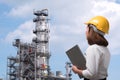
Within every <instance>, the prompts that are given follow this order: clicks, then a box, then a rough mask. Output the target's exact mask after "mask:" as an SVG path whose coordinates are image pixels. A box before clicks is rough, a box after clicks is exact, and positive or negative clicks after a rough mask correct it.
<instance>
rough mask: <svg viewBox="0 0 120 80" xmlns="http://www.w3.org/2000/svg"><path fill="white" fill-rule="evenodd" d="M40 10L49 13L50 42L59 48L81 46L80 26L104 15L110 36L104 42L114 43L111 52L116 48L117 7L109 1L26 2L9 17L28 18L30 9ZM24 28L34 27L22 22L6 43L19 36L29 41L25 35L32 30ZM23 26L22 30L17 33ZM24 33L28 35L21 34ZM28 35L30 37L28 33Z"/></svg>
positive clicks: (83, 29) (82, 39) (83, 27)
mask: <svg viewBox="0 0 120 80" xmlns="http://www.w3.org/2000/svg"><path fill="white" fill-rule="evenodd" d="M52 2H54V3H55V4H54V3H52ZM51 3H52V4H51ZM42 8H48V10H49V15H50V18H51V21H50V22H51V24H52V25H51V26H50V30H51V33H50V34H51V36H50V37H51V38H50V40H51V42H52V44H56V45H60V46H63V45H64V46H66V45H70V44H73V43H77V42H78V43H80V44H83V43H84V41H85V37H84V36H85V25H84V22H85V21H87V20H88V19H89V18H91V17H93V16H95V15H104V16H105V17H107V18H108V19H109V21H110V35H109V37H108V39H109V40H110V41H112V42H114V48H112V51H113V50H115V48H117V47H119V44H118V42H119V40H120V37H115V36H116V34H117V32H119V30H120V28H119V25H120V23H119V21H120V19H119V17H120V14H119V12H120V5H119V4H117V3H115V2H114V1H113V0H111V1H110V2H109V1H108V0H99V1H98V0H92V1H91V0H77V1H73V0H71V1H70V0H66V1H61V0H59V1H56V0H52V1H51V2H49V1H42V0H36V1H29V2H27V3H25V4H23V5H19V6H15V7H13V8H12V10H11V11H10V12H9V15H10V16H14V17H25V16H33V15H32V14H31V13H32V11H33V9H42ZM28 24H29V26H31V27H34V26H33V22H28V23H27V22H26V23H24V24H22V25H20V26H19V28H18V29H17V30H15V31H14V32H11V33H9V34H8V36H7V38H6V39H14V38H16V37H18V36H19V37H20V38H21V39H23V40H25V41H27V40H26V39H28V38H31V36H30V35H28V34H29V33H30V32H29V31H32V29H33V28H31V29H26V28H25V26H27V25H28ZM23 26H24V28H22V29H21V27H23ZM29 28H30V27H29ZM116 28H117V31H116ZM24 29H25V30H27V31H28V32H26V31H24ZM30 34H31V35H32V33H30ZM26 36H28V37H26ZM29 40H30V39H29ZM61 44H63V45H61ZM110 46H113V44H110ZM110 48H111V47H110Z"/></svg>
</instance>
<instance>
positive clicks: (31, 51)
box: [7, 9, 72, 80]
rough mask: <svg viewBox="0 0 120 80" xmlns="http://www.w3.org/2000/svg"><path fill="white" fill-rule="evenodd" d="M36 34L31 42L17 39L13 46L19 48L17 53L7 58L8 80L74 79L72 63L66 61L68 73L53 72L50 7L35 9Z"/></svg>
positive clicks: (34, 31)
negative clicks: (50, 62)
mask: <svg viewBox="0 0 120 80" xmlns="http://www.w3.org/2000/svg"><path fill="white" fill-rule="evenodd" d="M33 14H34V15H35V18H34V19H33V22H34V23H35V29H34V30H33V33H34V34H35V35H36V37H34V38H33V39H32V42H31V43H24V42H22V41H21V40H20V39H15V41H14V42H13V46H14V47H16V48H17V51H16V55H15V56H10V57H8V58H7V80H72V78H71V75H72V74H71V63H69V62H66V64H65V70H66V73H65V74H62V72H61V71H59V70H58V71H56V73H55V74H54V73H53V72H51V68H50V65H49V59H50V57H51V56H52V55H51V54H50V50H49V38H50V36H49V33H50V29H49V19H48V9H42V10H36V11H33Z"/></svg>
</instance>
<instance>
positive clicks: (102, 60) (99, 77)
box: [72, 16, 110, 80]
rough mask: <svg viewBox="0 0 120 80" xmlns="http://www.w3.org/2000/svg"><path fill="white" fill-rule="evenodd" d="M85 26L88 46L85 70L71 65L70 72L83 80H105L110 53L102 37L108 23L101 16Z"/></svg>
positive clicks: (107, 29)
mask: <svg viewBox="0 0 120 80" xmlns="http://www.w3.org/2000/svg"><path fill="white" fill-rule="evenodd" d="M85 24H86V25H87V27H86V38H87V41H88V44H89V47H88V48H87V50H86V54H85V58H86V67H87V68H86V69H85V70H80V69H78V68H77V67H76V66H75V65H73V66H72V70H73V72H74V73H77V74H79V75H82V76H83V77H84V80H107V76H108V73H107V70H108V66H109V62H110V52H109V50H108V48H107V46H108V41H107V40H106V39H105V38H104V35H105V34H107V33H108V31H109V22H108V20H107V19H106V18H105V17H103V16H96V17H94V18H92V19H91V20H89V21H88V22H86V23H85Z"/></svg>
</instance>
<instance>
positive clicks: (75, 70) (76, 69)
mask: <svg viewBox="0 0 120 80" xmlns="http://www.w3.org/2000/svg"><path fill="white" fill-rule="evenodd" d="M72 70H73V72H74V73H77V72H78V68H77V67H76V66H74V65H73V66H72Z"/></svg>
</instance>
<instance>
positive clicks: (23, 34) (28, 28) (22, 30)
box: [5, 21, 34, 42]
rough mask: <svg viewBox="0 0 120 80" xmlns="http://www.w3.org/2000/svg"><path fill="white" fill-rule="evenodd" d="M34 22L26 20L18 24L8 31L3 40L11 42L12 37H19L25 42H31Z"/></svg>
mask: <svg viewBox="0 0 120 80" xmlns="http://www.w3.org/2000/svg"><path fill="white" fill-rule="evenodd" d="M33 29H34V24H33V22H32V21H27V22H25V23H23V24H21V25H20V26H18V28H17V29H16V30H14V31H13V32H10V33H9V34H8V35H7V37H6V38H5V41H7V42H12V41H13V40H14V39H21V40H22V41H25V42H31V40H32V38H33V36H34V35H33V33H32V31H33Z"/></svg>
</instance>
